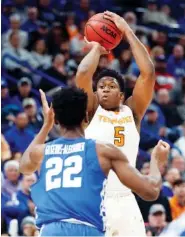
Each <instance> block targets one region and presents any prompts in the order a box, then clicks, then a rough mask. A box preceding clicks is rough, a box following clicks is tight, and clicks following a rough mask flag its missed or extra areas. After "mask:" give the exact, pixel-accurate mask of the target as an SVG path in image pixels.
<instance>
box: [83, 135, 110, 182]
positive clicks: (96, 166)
mask: <svg viewBox="0 0 185 237" xmlns="http://www.w3.org/2000/svg"><path fill="white" fill-rule="evenodd" d="M89 145H91V149H90V151H89V150H86V156H87V153H89V154H94V155H91V160H90V165H91V169H92V170H93V172H95V173H99V172H101V173H102V174H103V175H104V178H107V176H106V174H105V173H104V171H103V170H102V168H101V165H100V162H99V159H98V154H97V148H96V141H95V140H92V139H90V140H88V148H87V149H89ZM92 156H93V157H92Z"/></svg>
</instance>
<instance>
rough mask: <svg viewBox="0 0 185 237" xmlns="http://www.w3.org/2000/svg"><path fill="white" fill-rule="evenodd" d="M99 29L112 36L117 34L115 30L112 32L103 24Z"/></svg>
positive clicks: (114, 36)
mask: <svg viewBox="0 0 185 237" xmlns="http://www.w3.org/2000/svg"><path fill="white" fill-rule="evenodd" d="M100 29H101V30H103V31H104V32H105V33H106V34H108V35H110V36H111V37H112V38H114V39H115V38H116V36H117V34H116V33H115V32H113V31H112V30H111V29H109V28H108V27H107V26H105V25H103V26H102V28H100Z"/></svg>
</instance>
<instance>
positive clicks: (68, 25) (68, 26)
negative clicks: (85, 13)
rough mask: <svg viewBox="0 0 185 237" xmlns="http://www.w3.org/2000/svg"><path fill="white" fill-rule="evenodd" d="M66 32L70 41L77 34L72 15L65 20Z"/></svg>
mask: <svg viewBox="0 0 185 237" xmlns="http://www.w3.org/2000/svg"><path fill="white" fill-rule="evenodd" d="M66 30H67V33H68V35H69V38H70V40H71V39H72V38H73V37H75V36H77V34H78V27H77V26H76V24H75V16H74V15H69V16H67V20H66Z"/></svg>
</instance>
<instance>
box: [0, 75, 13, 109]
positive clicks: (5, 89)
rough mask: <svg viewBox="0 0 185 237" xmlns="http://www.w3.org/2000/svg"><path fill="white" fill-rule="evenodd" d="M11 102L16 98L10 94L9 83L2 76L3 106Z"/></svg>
mask: <svg viewBox="0 0 185 237" xmlns="http://www.w3.org/2000/svg"><path fill="white" fill-rule="evenodd" d="M10 104H14V100H13V98H11V97H10V95H9V88H8V83H7V82H6V81H5V79H3V78H1V107H2V108H4V107H5V106H6V105H10Z"/></svg>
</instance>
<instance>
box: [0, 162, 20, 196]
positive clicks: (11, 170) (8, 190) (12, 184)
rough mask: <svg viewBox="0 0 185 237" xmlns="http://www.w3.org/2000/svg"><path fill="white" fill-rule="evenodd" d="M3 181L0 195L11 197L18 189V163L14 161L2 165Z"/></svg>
mask: <svg viewBox="0 0 185 237" xmlns="http://www.w3.org/2000/svg"><path fill="white" fill-rule="evenodd" d="M4 173H5V180H4V182H3V185H2V189H1V191H2V193H3V194H5V195H7V196H11V195H12V194H13V193H15V192H17V191H18V190H19V189H20V181H19V175H20V174H19V163H18V161H15V160H10V161H7V162H6V163H5V165H4Z"/></svg>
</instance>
